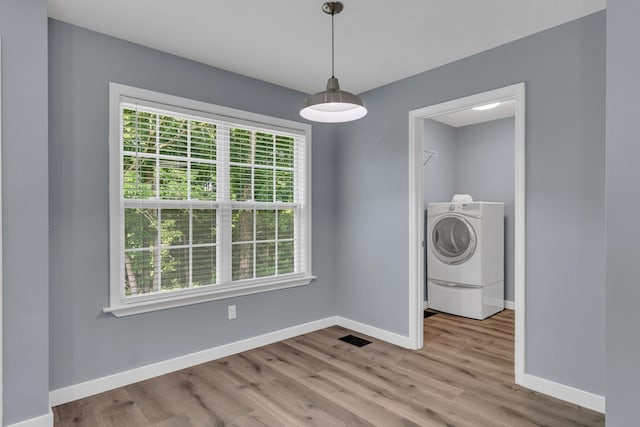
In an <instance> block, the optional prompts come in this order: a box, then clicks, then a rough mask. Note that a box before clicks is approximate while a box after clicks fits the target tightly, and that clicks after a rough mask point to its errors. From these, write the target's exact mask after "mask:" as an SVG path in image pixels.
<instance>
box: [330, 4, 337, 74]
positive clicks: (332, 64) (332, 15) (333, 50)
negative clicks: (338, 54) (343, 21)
mask: <svg viewBox="0 0 640 427" xmlns="http://www.w3.org/2000/svg"><path fill="white" fill-rule="evenodd" d="M334 16H335V12H334V11H333V10H332V11H331V77H335V76H336V73H335V70H334V62H335V44H334V41H333V39H334V29H333V17H334Z"/></svg>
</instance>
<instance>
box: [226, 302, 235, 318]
mask: <svg viewBox="0 0 640 427" xmlns="http://www.w3.org/2000/svg"><path fill="white" fill-rule="evenodd" d="M227 314H228V315H229V320H233V319H235V318H236V305H235V304H234V305H230V306H228V307H227Z"/></svg>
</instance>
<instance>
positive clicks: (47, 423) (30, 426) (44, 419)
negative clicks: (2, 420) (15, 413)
mask: <svg viewBox="0 0 640 427" xmlns="http://www.w3.org/2000/svg"><path fill="white" fill-rule="evenodd" d="M7 427H53V412H52V411H51V408H49V413H48V414H44V415H40V416H39V417H35V418H29V419H28V420H24V421H20V422H18V423H15V424H10V425H9V426H7Z"/></svg>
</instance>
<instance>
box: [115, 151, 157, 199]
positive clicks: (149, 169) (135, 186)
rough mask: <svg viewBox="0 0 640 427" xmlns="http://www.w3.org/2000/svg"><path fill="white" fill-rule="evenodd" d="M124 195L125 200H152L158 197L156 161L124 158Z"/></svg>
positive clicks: (130, 157)
mask: <svg viewBox="0 0 640 427" xmlns="http://www.w3.org/2000/svg"><path fill="white" fill-rule="evenodd" d="M122 160H123V177H122V186H123V188H122V194H123V196H124V198H125V199H143V200H144V199H150V198H152V197H155V196H156V177H155V169H156V160H155V159H150V158H146V157H133V156H124V157H123V159H122Z"/></svg>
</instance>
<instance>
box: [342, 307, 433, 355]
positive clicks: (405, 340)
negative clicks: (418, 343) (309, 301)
mask: <svg viewBox="0 0 640 427" xmlns="http://www.w3.org/2000/svg"><path fill="white" fill-rule="evenodd" d="M423 316H424V315H423ZM336 324H337V325H339V326H342V327H343V328H347V329H351V330H352V331H355V332H360V333H361V334H365V335H369V336H370V337H373V338H377V339H379V340H382V341H386V342H388V343H391V344H395V345H397V346H400V347H404V348H408V349H410V350H414V348H413V345H414V343H413V341H412V340H411V339H410V338H409V337H406V336H404V335H399V334H396V333H395V332H389V331H386V330H384V329H380V328H376V327H375V326H370V325H366V324H364V323H360V322H356V321H355V320H351V319H346V318H344V317H341V316H336Z"/></svg>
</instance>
